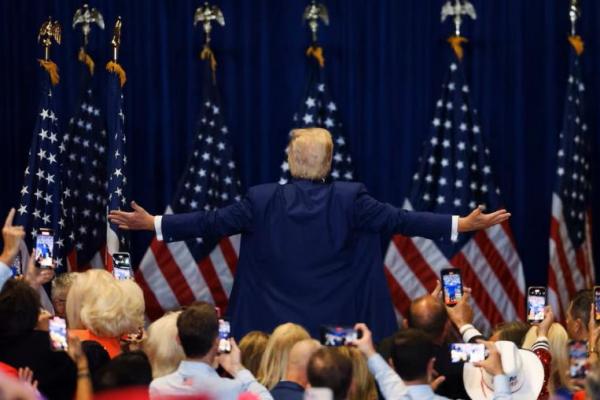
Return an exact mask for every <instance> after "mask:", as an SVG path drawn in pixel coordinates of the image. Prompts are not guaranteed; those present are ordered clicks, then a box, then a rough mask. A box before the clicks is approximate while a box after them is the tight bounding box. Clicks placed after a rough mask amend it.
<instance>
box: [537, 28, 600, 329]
mask: <svg viewBox="0 0 600 400" xmlns="http://www.w3.org/2000/svg"><path fill="white" fill-rule="evenodd" d="M571 39H572V40H573V38H571ZM584 94H585V85H584V83H583V79H582V73H581V59H580V55H579V54H577V52H576V51H575V50H574V49H572V50H571V57H570V68H569V78H568V83H567V93H566V103H565V110H564V117H563V126H562V131H561V133H560V135H559V143H560V144H559V150H558V154H557V158H558V167H557V170H556V186H555V188H554V192H553V193H552V217H551V219H550V259H549V266H548V287H549V291H548V299H549V302H550V304H551V305H552V308H553V310H554V312H555V313H556V314H557V316H558V317H559V318H560V319H563V320H564V318H565V317H566V310H567V306H568V304H569V301H570V299H571V297H572V296H573V294H575V292H576V291H578V290H580V289H584V288H590V287H592V286H593V285H594V282H595V277H594V263H593V258H592V234H591V232H592V230H591V205H592V204H591V176H590V172H591V166H590V163H591V157H590V140H591V137H590V132H589V131H588V126H587V124H586V123H585V118H584Z"/></svg>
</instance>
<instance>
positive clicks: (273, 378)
mask: <svg viewBox="0 0 600 400" xmlns="http://www.w3.org/2000/svg"><path fill="white" fill-rule="evenodd" d="M304 339H310V335H309V334H308V332H307V331H306V329H304V328H303V327H301V326H300V325H296V324H293V323H291V322H288V323H287V324H283V325H279V326H278V327H277V328H275V330H274V331H273V333H272V334H271V337H269V341H268V342H267V347H266V349H265V353H264V354H263V357H262V360H261V362H260V367H259V369H258V377H257V379H258V381H259V382H260V383H262V384H263V385H264V386H265V387H266V388H267V389H269V390H271V389H273V387H275V385H277V383H278V382H279V381H280V380H282V379H283V377H284V375H285V371H286V368H287V364H288V356H289V353H290V350H291V349H292V347H294V345H295V344H296V343H297V342H299V341H301V340H304Z"/></svg>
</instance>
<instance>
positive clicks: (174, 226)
mask: <svg viewBox="0 0 600 400" xmlns="http://www.w3.org/2000/svg"><path fill="white" fill-rule="evenodd" d="M131 207H132V208H133V211H132V212H126V211H119V210H113V211H111V212H110V213H109V215H108V219H109V220H110V221H111V222H112V223H114V224H116V225H118V226H119V228H121V229H128V230H149V231H155V232H156V234H157V236H158V239H159V240H162V238H163V237H164V239H165V240H166V241H168V242H173V241H178V240H186V239H192V238H197V237H207V236H209V237H223V236H228V235H233V234H236V233H240V232H243V231H246V230H249V229H250V226H251V223H252V211H251V205H250V202H249V200H248V199H247V198H245V199H243V200H242V201H239V202H236V203H234V204H231V205H229V206H227V207H223V208H221V209H217V210H213V211H197V212H191V213H185V214H172V215H164V216H153V215H151V214H150V213H148V212H147V211H146V210H144V209H143V208H142V207H140V206H139V205H137V204H136V203H135V202H131Z"/></svg>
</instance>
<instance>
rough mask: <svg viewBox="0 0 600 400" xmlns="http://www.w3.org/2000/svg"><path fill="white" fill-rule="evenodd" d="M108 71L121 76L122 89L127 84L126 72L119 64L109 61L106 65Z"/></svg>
mask: <svg viewBox="0 0 600 400" xmlns="http://www.w3.org/2000/svg"><path fill="white" fill-rule="evenodd" d="M106 70H107V71H108V72H110V73H113V74H117V75H118V76H119V82H120V83H121V87H123V85H125V82H127V76H126V75H125V70H124V69H123V67H121V65H120V64H119V63H117V62H115V61H109V62H108V64H106Z"/></svg>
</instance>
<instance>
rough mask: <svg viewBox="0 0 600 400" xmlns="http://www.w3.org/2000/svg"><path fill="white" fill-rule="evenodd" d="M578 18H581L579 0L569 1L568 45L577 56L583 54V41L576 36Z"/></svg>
mask: <svg viewBox="0 0 600 400" xmlns="http://www.w3.org/2000/svg"><path fill="white" fill-rule="evenodd" d="M579 18H581V7H580V5H579V0H571V5H570V6H569V19H570V20H571V35H570V36H569V43H571V46H573V48H574V49H575V52H576V53H577V55H578V56H580V55H581V53H583V39H581V36H579V35H578V34H577V20H578V19H579Z"/></svg>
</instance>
